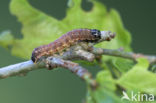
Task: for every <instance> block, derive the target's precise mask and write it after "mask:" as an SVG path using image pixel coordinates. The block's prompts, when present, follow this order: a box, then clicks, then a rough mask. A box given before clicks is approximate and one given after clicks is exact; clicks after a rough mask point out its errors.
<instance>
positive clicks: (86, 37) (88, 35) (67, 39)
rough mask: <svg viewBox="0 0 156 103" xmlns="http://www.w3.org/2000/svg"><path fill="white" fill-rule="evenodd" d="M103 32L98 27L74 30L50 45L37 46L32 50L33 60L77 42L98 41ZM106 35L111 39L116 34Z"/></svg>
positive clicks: (52, 53)
mask: <svg viewBox="0 0 156 103" xmlns="http://www.w3.org/2000/svg"><path fill="white" fill-rule="evenodd" d="M101 33H102V32H100V31H99V30H96V29H76V30H72V31H70V32H67V33H66V34H64V35H63V36H61V37H60V38H58V39H57V40H55V41H54V42H52V43H50V44H48V45H42V46H40V47H38V48H35V49H34V51H33V52H32V57H31V60H32V61H33V62H37V61H38V60H39V59H40V58H41V57H43V56H44V57H48V56H52V55H54V54H56V53H58V52H61V51H63V50H64V49H66V48H69V47H70V46H72V45H74V44H75V43H77V42H97V41H99V40H100V39H101ZM105 37H106V38H105V40H110V39H111V38H113V37H114V36H113V35H111V38H110V37H109V36H108V35H106V36H105Z"/></svg>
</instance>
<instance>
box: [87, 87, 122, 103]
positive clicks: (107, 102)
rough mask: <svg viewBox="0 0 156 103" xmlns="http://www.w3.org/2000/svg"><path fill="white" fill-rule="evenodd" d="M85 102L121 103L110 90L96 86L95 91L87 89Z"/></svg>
mask: <svg viewBox="0 0 156 103" xmlns="http://www.w3.org/2000/svg"><path fill="white" fill-rule="evenodd" d="M87 103H123V102H122V101H121V99H120V98H119V97H117V96H116V95H115V94H114V93H113V92H112V91H109V90H107V89H105V88H98V89H97V90H96V91H91V90H90V91H89V92H88V94H87Z"/></svg>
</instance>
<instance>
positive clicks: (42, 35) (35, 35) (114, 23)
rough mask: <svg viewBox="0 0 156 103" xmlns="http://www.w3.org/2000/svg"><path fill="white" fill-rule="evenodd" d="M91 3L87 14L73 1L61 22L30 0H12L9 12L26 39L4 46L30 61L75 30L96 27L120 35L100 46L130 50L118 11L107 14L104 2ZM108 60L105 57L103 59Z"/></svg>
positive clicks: (16, 40) (76, 1)
mask: <svg viewBox="0 0 156 103" xmlns="http://www.w3.org/2000/svg"><path fill="white" fill-rule="evenodd" d="M91 2H92V3H93V8H92V10H91V11H89V12H86V11H84V10H83V9H82V8H81V0H70V1H69V2H68V5H69V8H68V9H67V13H66V17H65V18H64V19H63V20H58V19H56V18H54V17H51V16H49V15H47V14H45V13H43V12H41V11H39V10H37V9H35V8H34V7H32V6H31V5H30V4H29V3H28V2H27V0H11V3H10V11H11V13H12V14H13V15H15V16H16V17H17V18H18V21H19V22H21V23H22V34H23V38H22V39H11V40H10V42H12V41H14V42H12V43H6V44H5V45H6V46H7V45H10V44H11V46H12V49H11V52H12V54H13V55H15V56H18V57H22V58H26V59H28V58H30V56H31V52H32V50H33V49H34V48H36V47H38V46H40V45H44V44H48V43H50V42H52V41H54V40H56V39H57V38H58V37H60V36H61V35H63V34H64V33H66V32H68V31H70V30H72V29H77V28H90V29H91V28H95V29H100V30H111V31H113V32H116V33H117V36H116V38H115V39H114V40H112V41H111V42H103V43H100V44H98V45H97V47H102V48H113V49H116V48H119V47H121V46H122V47H124V48H125V49H126V50H130V41H131V39H130V35H129V32H128V31H127V30H125V28H124V27H123V24H122V21H121V18H120V16H119V14H118V12H117V11H115V10H114V9H112V10H111V11H110V12H108V11H107V10H106V7H105V6H104V5H103V4H102V3H100V2H97V1H95V0H92V1H91ZM0 39H3V37H0ZM4 43H5V41H2V42H1V44H0V45H1V46H2V45H3V44H4ZM6 46H5V47H6ZM109 58H110V57H106V58H103V60H108V59H109Z"/></svg>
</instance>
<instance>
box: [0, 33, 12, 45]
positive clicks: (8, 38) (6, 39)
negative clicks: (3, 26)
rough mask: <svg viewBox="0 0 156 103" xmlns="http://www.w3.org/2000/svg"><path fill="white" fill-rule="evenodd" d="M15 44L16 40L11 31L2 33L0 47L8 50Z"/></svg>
mask: <svg viewBox="0 0 156 103" xmlns="http://www.w3.org/2000/svg"><path fill="white" fill-rule="evenodd" d="M13 42H14V38H13V36H12V35H11V32H10V31H8V30H7V31H3V32H2V33H0V45H1V46H3V47H5V48H8V46H9V45H11V44H13Z"/></svg>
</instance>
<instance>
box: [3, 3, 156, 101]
mask: <svg viewBox="0 0 156 103" xmlns="http://www.w3.org/2000/svg"><path fill="white" fill-rule="evenodd" d="M99 1H101V2H102V3H104V4H105V5H106V6H107V7H108V10H109V9H110V8H115V9H116V10H117V11H118V12H119V13H120V15H121V18H122V20H123V23H124V26H125V28H126V29H128V30H129V31H130V32H131V34H132V48H133V50H134V51H135V52H141V53H145V54H155V55H156V48H155V44H156V26H155V25H156V19H155V18H156V13H155V10H156V6H155V5H156V1H154V0H137V1H136V0H133V1H132V0H99ZM9 2H10V0H0V31H3V30H11V31H12V33H13V34H16V35H14V36H15V37H16V38H22V34H21V31H20V30H21V24H20V23H19V22H17V19H16V17H15V16H12V15H11V14H10V12H9ZM29 2H30V3H31V4H32V5H33V6H34V7H36V8H38V9H39V10H41V11H43V12H45V13H47V14H49V15H52V16H54V17H56V18H58V19H62V18H63V17H65V12H66V9H67V2H68V0H55V1H54V0H29ZM82 7H83V9H84V10H86V11H89V10H90V9H91V8H92V4H91V3H88V2H87V1H86V0H83V3H82ZM99 25H100V24H99ZM28 45H29V44H28ZM21 61H25V60H23V59H21V58H17V57H14V56H11V54H10V52H9V51H7V50H6V49H4V48H2V47H0V67H3V66H7V65H10V64H14V63H18V62H21ZM95 69H96V68H91V69H90V71H92V73H95V72H96V71H97V70H95ZM85 95H86V87H85V83H84V82H83V81H82V80H80V79H79V78H78V77H77V76H75V75H73V74H72V73H70V72H69V71H68V70H63V69H57V70H53V71H48V70H37V71H33V72H30V73H28V76H25V77H11V78H7V79H2V80H0V103H43V102H45V103H80V102H82V101H83V100H84V99H85Z"/></svg>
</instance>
